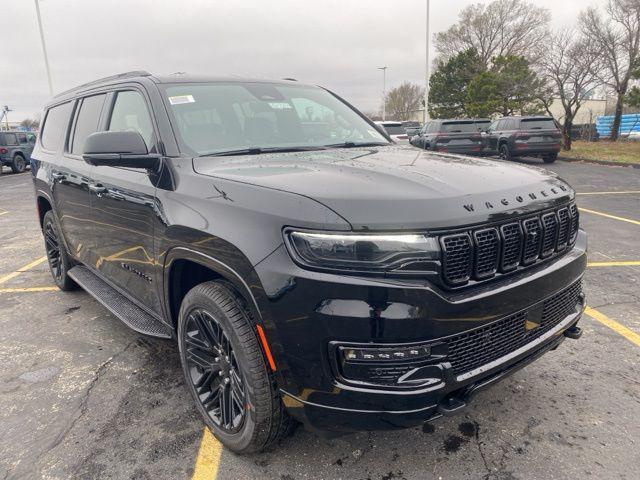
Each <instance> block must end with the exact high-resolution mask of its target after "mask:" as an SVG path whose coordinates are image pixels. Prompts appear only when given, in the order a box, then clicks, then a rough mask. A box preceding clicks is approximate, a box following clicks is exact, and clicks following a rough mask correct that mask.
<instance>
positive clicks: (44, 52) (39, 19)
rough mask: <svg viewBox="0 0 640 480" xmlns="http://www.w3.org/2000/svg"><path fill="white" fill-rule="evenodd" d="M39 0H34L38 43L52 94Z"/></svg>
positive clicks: (51, 93) (50, 93)
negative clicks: (38, 35) (38, 33)
mask: <svg viewBox="0 0 640 480" xmlns="http://www.w3.org/2000/svg"><path fill="white" fill-rule="evenodd" d="M39 1H40V0H34V2H35V4H36V16H37V17H38V29H39V30H40V43H42V53H43V54H44V67H45V69H46V70H47V81H48V82H49V95H51V96H53V83H52V82H51V70H50V69H49V57H48V56H47V46H46V45H45V43H44V30H43V29H42V18H41V17H40V4H39V3H38V2H39Z"/></svg>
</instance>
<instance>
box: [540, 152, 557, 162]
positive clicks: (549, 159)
mask: <svg viewBox="0 0 640 480" xmlns="http://www.w3.org/2000/svg"><path fill="white" fill-rule="evenodd" d="M557 159H558V153H557V152H555V153H550V154H549V155H545V156H544V157H542V161H543V162H544V163H553V162H555V161H556V160H557Z"/></svg>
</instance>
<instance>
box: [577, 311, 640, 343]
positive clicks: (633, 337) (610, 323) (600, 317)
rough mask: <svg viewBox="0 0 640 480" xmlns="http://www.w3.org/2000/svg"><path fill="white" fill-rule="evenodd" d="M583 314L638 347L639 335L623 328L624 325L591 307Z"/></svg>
mask: <svg viewBox="0 0 640 480" xmlns="http://www.w3.org/2000/svg"><path fill="white" fill-rule="evenodd" d="M584 312H585V313H586V314H587V315H589V316H590V317H591V318H593V319H595V320H597V321H599V322H600V323H602V324H603V325H606V326H607V327H609V328H610V329H611V330H613V331H614V332H616V333H619V334H620V335H622V336H623V337H624V338H626V339H627V340H629V341H630V342H631V343H635V344H636V345H637V346H638V347H640V335H638V334H637V333H636V332H634V331H633V330H630V329H628V328H627V327H625V326H624V325H622V324H620V323H618V322H616V321H615V320H611V319H610V318H609V317H607V316H606V315H605V314H604V313H600V312H599V311H597V310H594V309H593V308H591V307H587V308H585V310H584Z"/></svg>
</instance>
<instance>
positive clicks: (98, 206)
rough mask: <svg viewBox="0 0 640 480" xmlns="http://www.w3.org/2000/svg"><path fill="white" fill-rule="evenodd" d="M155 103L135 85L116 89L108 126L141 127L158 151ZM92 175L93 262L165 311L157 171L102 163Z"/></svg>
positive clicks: (122, 285)
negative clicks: (160, 289)
mask: <svg viewBox="0 0 640 480" xmlns="http://www.w3.org/2000/svg"><path fill="white" fill-rule="evenodd" d="M149 105H150V102H149V99H148V97H147V95H146V93H145V92H144V91H143V90H142V89H138V88H137V87H135V86H132V87H131V88H127V89H123V90H119V91H116V92H113V93H112V95H111V97H110V99H109V101H108V108H107V111H108V115H107V117H106V121H105V124H104V130H108V131H137V132H139V133H140V134H141V135H142V138H143V139H144V141H145V143H146V144H147V149H148V150H149V151H150V152H154V151H158V145H157V144H158V136H157V134H156V131H157V130H156V128H155V125H154V122H153V121H152V118H153V117H152V115H151V113H150V112H151V109H150V108H149ZM92 178H93V181H94V185H93V186H92V192H91V195H92V197H91V198H92V205H93V212H92V214H93V220H94V225H95V228H94V230H93V232H92V234H93V235H94V241H93V243H94V245H95V248H94V250H93V252H92V254H93V258H92V263H93V265H94V266H95V268H96V269H97V270H98V272H99V273H100V274H101V275H102V276H103V277H104V278H105V279H106V280H107V281H109V282H110V283H111V284H112V285H113V286H115V287H116V288H119V289H120V290H122V291H124V292H125V293H126V294H128V295H129V296H130V297H132V298H133V299H134V300H136V301H137V302H138V304H140V305H141V306H143V307H147V309H149V310H151V311H152V312H153V313H159V312H160V303H159V298H158V295H157V293H156V289H155V282H156V278H155V268H154V266H155V259H154V240H153V235H154V223H153V222H154V219H155V217H156V215H155V190H156V187H155V183H156V181H157V176H155V175H151V174H150V173H149V172H147V171H145V170H142V169H133V168H122V167H110V166H97V167H94V170H93V172H92Z"/></svg>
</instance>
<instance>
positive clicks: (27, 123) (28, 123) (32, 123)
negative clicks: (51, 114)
mask: <svg viewBox="0 0 640 480" xmlns="http://www.w3.org/2000/svg"><path fill="white" fill-rule="evenodd" d="M20 126H21V127H24V128H26V129H27V130H37V129H38V127H39V126H40V120H39V119H38V118H25V119H24V120H22V121H21V122H20Z"/></svg>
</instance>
